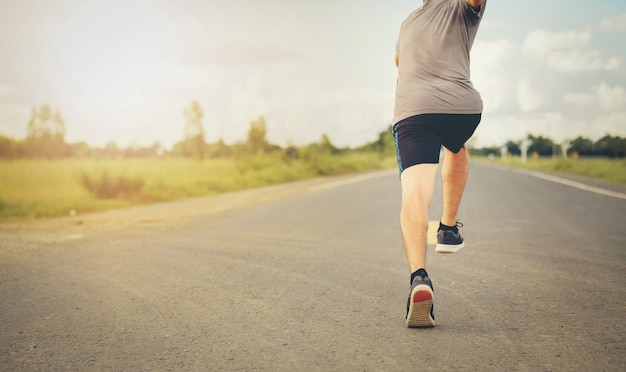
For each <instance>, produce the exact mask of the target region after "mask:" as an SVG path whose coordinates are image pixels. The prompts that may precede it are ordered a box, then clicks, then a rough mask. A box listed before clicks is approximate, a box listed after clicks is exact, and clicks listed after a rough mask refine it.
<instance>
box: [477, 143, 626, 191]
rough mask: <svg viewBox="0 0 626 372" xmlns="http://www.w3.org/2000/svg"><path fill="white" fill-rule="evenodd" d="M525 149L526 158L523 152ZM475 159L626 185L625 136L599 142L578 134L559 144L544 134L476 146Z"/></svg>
mask: <svg viewBox="0 0 626 372" xmlns="http://www.w3.org/2000/svg"><path fill="white" fill-rule="evenodd" d="M524 149H525V150H526V155H527V156H526V159H525V161H524V159H523V157H522V152H523V151H524ZM472 152H473V155H475V156H476V157H475V159H477V160H482V161H485V160H488V161H490V162H494V163H497V164H501V165H506V166H512V167H520V168H527V169H533V170H537V171H541V172H549V173H561V174H575V175H579V176H584V177H591V178H595V179H599V180H603V181H606V182H610V183H615V184H620V185H626V159H625V156H626V138H621V137H617V136H611V135H606V136H604V137H602V138H600V139H598V140H597V141H595V142H594V141H592V140H590V139H588V138H584V137H577V138H574V139H573V140H569V141H564V142H562V143H556V142H554V141H552V140H551V139H549V138H545V137H542V136H533V135H532V134H529V135H528V137H527V138H526V139H524V140H520V141H508V142H507V143H506V144H505V145H504V146H502V147H487V148H481V149H476V150H474V151H472Z"/></svg>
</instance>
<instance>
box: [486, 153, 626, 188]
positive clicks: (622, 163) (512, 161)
mask: <svg viewBox="0 0 626 372" xmlns="http://www.w3.org/2000/svg"><path fill="white" fill-rule="evenodd" d="M474 159H476V160H479V161H489V162H491V163H496V164H500V165H504V166H510V167H518V168H526V169H532V170H536V171H540V172H547V173H560V174H574V175H578V176H584V177H590V178H595V179H598V180H602V181H606V182H610V183H614V184H618V185H626V159H623V158H622V159H609V158H576V159H574V158H566V159H563V158H560V159H552V158H529V159H528V160H527V161H526V162H523V161H522V159H521V158H520V157H508V158H506V159H502V158H498V157H493V158H491V159H490V158H488V157H477V158H474Z"/></svg>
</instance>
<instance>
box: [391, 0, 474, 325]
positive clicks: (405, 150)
mask: <svg viewBox="0 0 626 372" xmlns="http://www.w3.org/2000/svg"><path fill="white" fill-rule="evenodd" d="M485 5H486V0H424V4H423V6H422V7H420V8H419V9H417V10H415V11H414V12H412V13H411V14H410V15H409V16H408V18H407V19H406V20H405V21H404V22H403V23H402V26H401V28H400V36H399V38H398V43H397V47H396V66H397V67H398V82H397V87H396V100H395V109H394V120H393V122H394V123H395V124H394V126H393V133H394V136H395V141H396V152H397V156H398V167H399V168H400V183H401V186H402V209H401V212H400V227H401V231H402V241H403V244H404V249H405V251H406V256H407V260H408V263H409V268H410V270H411V290H410V293H409V299H408V303H407V315H406V325H407V327H433V326H434V325H435V316H434V313H433V299H434V297H433V285H432V282H431V280H430V278H429V277H428V274H427V273H426V245H427V243H426V235H427V232H428V208H429V206H430V202H431V200H432V197H433V189H434V187H435V175H436V172H437V167H438V164H439V153H440V151H441V148H442V146H443V153H444V158H443V167H442V181H443V182H442V185H443V215H442V217H441V220H440V223H439V229H438V231H437V241H438V244H437V248H436V251H437V252H440V253H454V252H456V251H458V250H459V249H461V248H463V246H464V242H463V238H462V237H461V234H460V233H459V230H458V228H459V227H461V226H462V224H461V223H460V222H458V221H457V212H458V210H459V205H460V203H461V198H462V196H463V190H464V188H465V181H466V179H467V172H468V155H467V148H466V147H465V142H466V141H467V140H468V139H469V138H470V137H471V136H472V134H473V133H474V131H475V130H476V127H477V126H478V124H479V123H480V119H481V114H482V110H483V104H482V99H481V97H480V94H479V93H478V91H476V89H474V86H473V85H472V82H471V80H470V50H471V48H472V44H473V42H474V39H475V37H476V33H477V31H478V26H479V24H480V21H481V19H482V16H483V13H484V11H485Z"/></svg>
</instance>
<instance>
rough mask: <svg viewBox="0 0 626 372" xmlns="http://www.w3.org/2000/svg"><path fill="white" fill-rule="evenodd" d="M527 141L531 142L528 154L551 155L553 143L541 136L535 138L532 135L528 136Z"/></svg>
mask: <svg viewBox="0 0 626 372" xmlns="http://www.w3.org/2000/svg"><path fill="white" fill-rule="evenodd" d="M528 139H529V140H530V141H531V145H530V146H529V147H528V152H530V153H531V154H532V153H533V152H536V153H537V154H539V155H544V156H545V155H552V149H553V148H554V142H553V141H552V140H551V139H549V138H545V137H542V136H538V137H535V136H533V135H532V134H529V135H528Z"/></svg>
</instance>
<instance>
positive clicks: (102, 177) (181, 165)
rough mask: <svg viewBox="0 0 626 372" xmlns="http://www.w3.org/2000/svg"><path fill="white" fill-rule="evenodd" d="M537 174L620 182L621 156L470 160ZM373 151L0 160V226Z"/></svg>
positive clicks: (276, 178) (315, 168)
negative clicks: (292, 156)
mask: <svg viewBox="0 0 626 372" xmlns="http://www.w3.org/2000/svg"><path fill="white" fill-rule="evenodd" d="M473 159H474V160H478V161H490V162H494V163H497V164H501V165H506V166H514V167H524V168H529V169H534V170H538V171H544V172H554V173H569V174H577V175H582V176H587V177H593V178H597V179H602V180H605V181H608V182H612V183H616V184H626V160H625V159H528V162H527V163H525V164H522V162H521V160H520V159H519V158H512V159H506V160H502V159H499V158H496V159H493V160H487V159H486V158H476V157H475V158H473ZM395 165H396V163H395V157H394V156H385V157H381V155H380V154H376V153H348V154H339V155H330V154H318V155H315V156H313V157H312V158H309V159H307V160H303V159H297V160H286V159H284V158H281V157H280V155H258V156H254V157H251V156H249V157H239V158H228V159H211V160H194V159H183V158H167V157H166V158H151V159H141V158H135V159H59V160H26V159H22V160H0V221H11V220H27V219H36V218H42V217H56V216H67V215H70V214H72V213H78V214H84V213H89V212H95V211H101V210H106V209H112V208H121V207H128V206H133V205H140V204H148V203H153V202H158V201H168V200H176V199H183V198H188V197H194V196H206V195H212V194H217V193H221V192H228V191H236V190H241V189H246V188H253V187H261V186H268V185H274V184H280V183H285V182H291V181H297V180H303V179H307V178H313V177H318V176H326V175H335V174H344V173H350V172H359V171H366V170H373V169H382V168H392V167H395Z"/></svg>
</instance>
